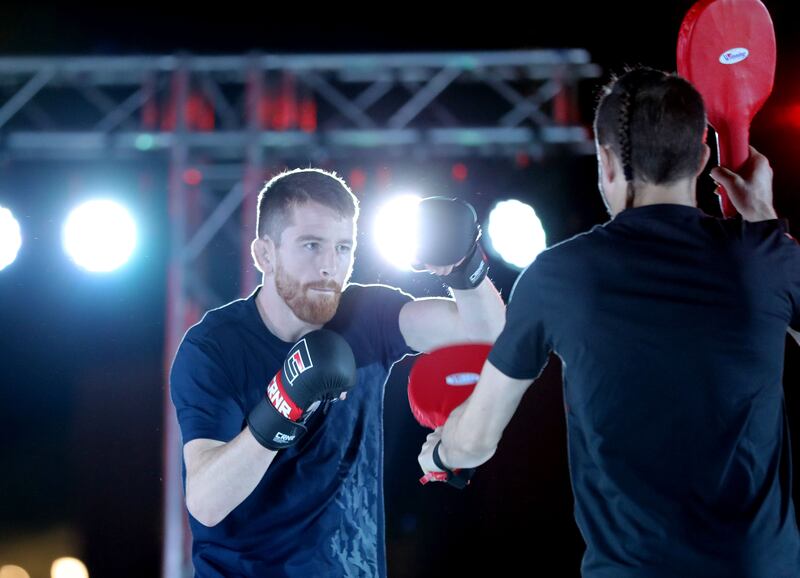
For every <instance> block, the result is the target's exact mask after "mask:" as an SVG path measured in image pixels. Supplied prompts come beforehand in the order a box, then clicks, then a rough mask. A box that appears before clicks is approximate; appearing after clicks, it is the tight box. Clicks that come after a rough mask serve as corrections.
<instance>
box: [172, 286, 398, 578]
mask: <svg viewBox="0 0 800 578" xmlns="http://www.w3.org/2000/svg"><path fill="white" fill-rule="evenodd" d="M256 294H257V291H256V292H255V293H253V295H251V296H250V297H249V298H248V299H246V300H238V301H234V302H232V303H230V304H228V305H226V306H224V307H222V308H220V309H215V310H213V311H209V312H208V313H207V314H206V315H205V317H204V318H203V320H202V321H201V322H200V323H198V324H197V325H195V326H194V327H192V328H191V329H189V331H188V332H187V333H186V336H185V337H184V339H183V342H182V343H181V346H180V348H179V349H178V353H177V354H176V357H175V361H174V363H173V366H172V373H171V380H170V385H171V395H172V400H173V403H174V404H175V408H176V410H177V415H178V422H179V423H180V427H181V434H182V438H183V440H182V441H183V443H184V444H185V443H187V442H189V441H191V440H193V439H198V438H207V439H214V440H219V441H223V442H228V441H230V440H232V439H233V438H235V437H236V436H237V435H239V433H241V431H242V429H243V428H244V427H245V425H246V422H245V418H246V416H247V414H248V413H249V412H250V410H251V409H252V407H253V406H254V405H256V404H257V403H258V402H259V401H261V399H262V398H263V397H264V393H265V391H266V388H267V385H268V384H269V381H270V379H272V376H273V375H275V373H276V372H278V371H279V370H280V368H281V366H282V364H283V360H284V358H285V357H286V354H287V353H288V352H289V349H290V348H291V346H292V343H287V342H284V341H281V340H280V339H278V338H277V337H276V336H274V335H273V334H272V333H271V332H270V331H269V330H268V329H267V328H266V326H265V325H264V323H263V321H262V320H261V317H260V316H259V313H258V310H257V308H256V303H255V296H256ZM410 300H411V297H410V296H409V295H407V294H406V293H403V292H402V291H400V290H398V289H393V288H390V287H386V286H382V285H367V286H365V285H358V284H350V285H348V287H347V288H346V289H345V290H344V292H343V293H342V298H341V301H340V304H339V308H338V310H337V312H336V315H335V316H334V318H333V319H332V320H331V321H330V322H329V323H328V324H326V325H325V328H326V329H330V330H332V331H335V332H337V333H338V334H340V335H341V336H342V337H344V339H345V340H346V341H347V342H348V343H349V344H350V346H351V348H352V349H353V353H354V355H355V360H356V366H357V370H358V380H357V383H356V385H355V387H354V388H353V389H352V390H351V391H350V392H349V393H348V395H347V399H346V400H344V401H336V402H335V403H330V404H329V405H328V406H327V407H324V408H320V409H319V410H317V411H316V412H315V413H314V414H313V415H312V416H311V418H310V420H309V422H308V423H307V426H308V428H309V431H308V433H307V434H306V435H305V436H304V437H303V438H301V440H300V441H299V442H298V444H297V445H295V446H293V447H290V448H288V449H285V450H281V451H280V452H278V455H277V456H276V457H275V459H274V461H273V462H272V464H271V465H270V466H269V468H268V469H267V472H266V473H265V474H264V477H263V478H262V479H261V481H260V482H259V484H258V486H256V488H255V489H254V490H253V492H252V493H251V494H250V495H249V496H248V497H247V498H246V499H245V500H244V502H242V503H241V504H240V505H239V506H237V507H236V508H235V509H234V510H233V511H232V512H231V513H230V514H228V516H227V517H225V519H224V520H222V522H220V523H219V524H217V525H216V526H213V527H211V528H209V527H206V526H204V525H202V524H200V523H199V522H198V521H197V520H195V519H194V518H193V517H192V516H191V515H190V516H189V521H190V524H191V529H192V534H193V538H194V542H193V547H192V560H193V562H194V567H195V572H196V575H197V576H199V577H202V578H207V577H222V576H224V577H226V578H231V577H238V576H248V577H254V576H258V577H261V576H270V577H282V576H300V577H303V578H308V577H311V576H326V577H337V576H342V577H344V576H383V575H385V573H386V561H385V546H384V510H383V427H382V423H383V395H384V385H385V382H386V378H387V376H388V374H389V371H390V369H391V367H392V364H393V363H395V362H396V361H397V360H399V359H400V358H402V357H403V356H404V355H405V354H407V353H412V351H411V350H410V349H409V348H408V346H407V345H406V343H405V340H404V339H403V336H402V334H401V333H400V327H399V323H398V316H399V312H400V309H401V308H402V306H403V305H404V304H405V303H407V302H409V301H410ZM185 475H186V472H185V465H184V483H185Z"/></svg>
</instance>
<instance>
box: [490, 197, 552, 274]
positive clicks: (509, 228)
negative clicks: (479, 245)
mask: <svg viewBox="0 0 800 578" xmlns="http://www.w3.org/2000/svg"><path fill="white" fill-rule="evenodd" d="M489 241H490V242H491V244H492V248H493V249H494V250H495V251H496V252H497V254H498V255H499V256H500V258H502V259H503V260H504V261H505V262H506V263H508V264H509V265H512V266H514V267H517V268H519V269H523V268H525V267H527V266H528V265H530V264H531V263H532V262H533V260H534V259H535V258H536V255H538V254H539V253H541V252H542V251H544V249H545V247H546V246H547V245H546V240H545V234H544V229H543V228H542V223H541V221H539V217H537V216H536V211H534V210H533V207H531V206H530V205H526V204H525V203H521V202H520V201H515V200H511V201H501V202H499V203H497V205H495V207H494V209H492V212H491V213H489Z"/></svg>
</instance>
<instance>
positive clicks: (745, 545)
mask: <svg viewBox="0 0 800 578" xmlns="http://www.w3.org/2000/svg"><path fill="white" fill-rule="evenodd" d="M790 326H791V327H792V328H795V329H800V247H798V245H797V244H796V243H795V241H794V240H793V239H791V238H790V237H789V236H788V234H787V233H786V229H785V225H784V224H783V223H781V222H779V221H765V222H761V223H747V222H741V221H736V220H720V219H716V218H712V217H709V216H707V215H704V214H703V213H702V212H701V211H700V210H698V209H696V208H693V207H685V206H680V205H651V206H645V207H638V208H634V209H629V210H626V211H624V212H622V213H620V214H619V215H618V216H617V217H616V218H615V219H613V220H612V221H610V222H609V223H606V224H605V225H602V226H598V227H595V228H594V229H592V230H591V231H589V232H588V233H585V234H582V235H579V236H577V237H574V238H573V239H570V240H568V241H565V242H564V243H561V244H559V245H556V246H554V247H552V248H551V249H549V250H547V251H545V252H543V253H542V254H540V255H539V256H538V257H537V259H536V260H535V262H534V263H533V264H531V266H530V267H529V268H528V269H527V270H526V271H525V272H524V273H523V274H522V275H521V276H520V278H519V279H518V280H517V283H516V286H515V288H514V291H513V293H512V296H511V300H510V303H509V307H508V311H507V321H506V326H505V329H504V331H503V333H502V335H501V336H500V337H499V339H498V340H497V342H496V344H495V346H494V348H493V350H492V352H491V354H490V356H489V360H490V361H491V362H492V364H494V365H495V366H496V367H497V368H498V369H500V370H501V371H502V372H503V373H505V374H506V375H508V376H510V377H514V378H520V379H523V378H534V377H536V376H537V375H538V374H539V372H540V371H541V369H542V367H543V365H544V364H545V362H546V359H547V355H548V353H549V352H550V351H554V352H555V353H556V354H558V356H559V357H560V358H561V360H562V361H563V372H564V397H565V404H566V415H567V431H568V447H569V462H570V472H571V477H572V486H573V491H574V494H575V517H576V521H577V523H578V526H579V528H580V530H581V532H582V534H583V537H584V539H585V540H586V543H587V550H586V554H585V556H584V560H583V565H582V571H583V575H584V576H586V577H587V578H589V577H591V578H601V577H602V578H605V577H608V578H612V577H613V578H628V577H648V578H658V577H670V578H672V577H681V578H687V577H695V576H697V577H704V578H711V577H725V578H734V577H748V578H761V577H763V578H777V577H789V576H791V577H797V576H800V536H799V535H798V528H797V521H796V517H795V512H794V507H793V505H792V498H791V463H790V455H791V454H790V447H789V435H788V425H787V422H786V413H785V408H784V397H783V388H782V383H781V382H782V371H783V359H784V347H785V338H786V330H787V327H790Z"/></svg>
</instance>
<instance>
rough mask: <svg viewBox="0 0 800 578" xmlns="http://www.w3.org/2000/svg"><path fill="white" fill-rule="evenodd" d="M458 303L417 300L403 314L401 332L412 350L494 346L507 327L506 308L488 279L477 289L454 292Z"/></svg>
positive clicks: (440, 299)
mask: <svg viewBox="0 0 800 578" xmlns="http://www.w3.org/2000/svg"><path fill="white" fill-rule="evenodd" d="M453 296H454V297H455V299H446V298H431V299H417V300H415V301H410V302H409V303H406V304H405V305H404V306H403V308H402V309H401V310H400V332H401V333H402V334H403V338H404V339H405V341H406V343H407V344H408V346H409V347H411V348H413V349H415V350H417V351H431V350H433V349H436V348H438V347H444V346H446V345H453V344H456V343H467V342H475V341H477V342H486V343H493V342H494V341H495V339H497V336H498V335H500V332H501V331H502V329H503V325H504V324H505V304H504V303H503V299H502V297H500V293H498V291H497V289H496V288H495V286H494V285H493V284H492V282H491V281H490V280H489V278H488V277H486V278H485V279H484V280H483V282H482V283H481V284H480V285H478V286H477V287H476V288H475V289H470V290H466V291H458V290H453Z"/></svg>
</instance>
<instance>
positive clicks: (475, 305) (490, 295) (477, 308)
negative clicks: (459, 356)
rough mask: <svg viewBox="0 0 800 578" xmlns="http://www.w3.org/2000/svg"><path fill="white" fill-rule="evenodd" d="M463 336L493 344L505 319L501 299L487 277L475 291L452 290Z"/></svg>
mask: <svg viewBox="0 0 800 578" xmlns="http://www.w3.org/2000/svg"><path fill="white" fill-rule="evenodd" d="M452 291H453V297H454V298H455V302H456V307H457V308H458V317H459V320H460V322H461V327H462V330H463V333H464V335H465V336H466V337H467V338H468V339H469V340H471V341H487V342H494V341H495V340H496V339H497V336H498V335H500V332H501V331H502V330H503V325H504V324H505V319H506V306H505V303H503V298H502V297H500V293H499V292H498V291H497V289H496V288H495V286H494V284H493V283H492V282H491V280H490V279H489V277H488V276H487V277H486V278H485V279H484V280H483V282H482V283H481V284H480V285H478V286H477V287H476V288H475V289H470V290H464V291H461V290H457V289H453V290H452Z"/></svg>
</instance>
